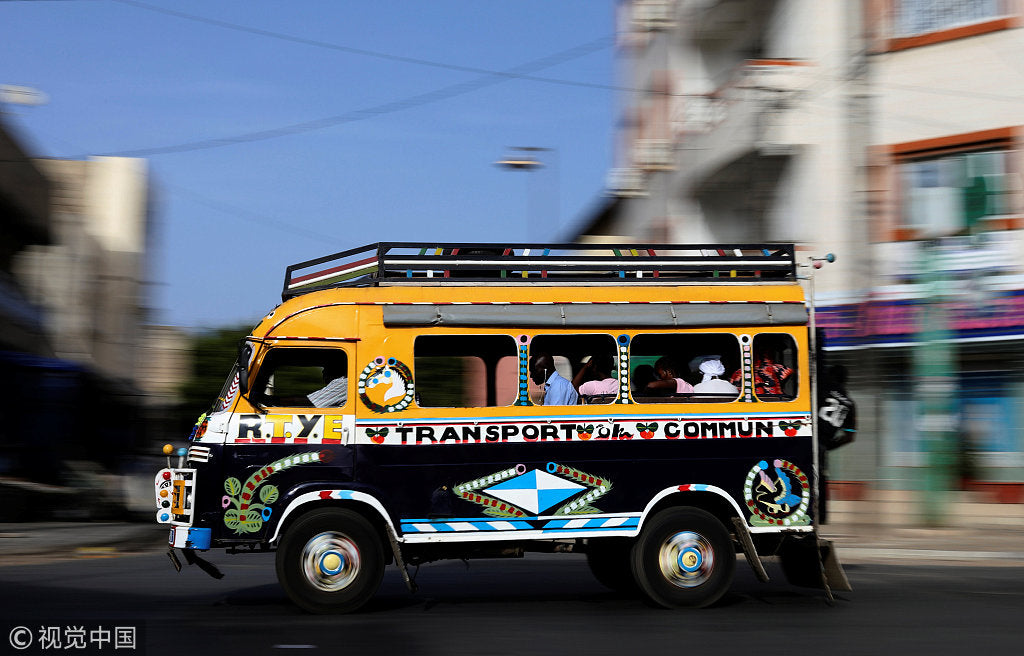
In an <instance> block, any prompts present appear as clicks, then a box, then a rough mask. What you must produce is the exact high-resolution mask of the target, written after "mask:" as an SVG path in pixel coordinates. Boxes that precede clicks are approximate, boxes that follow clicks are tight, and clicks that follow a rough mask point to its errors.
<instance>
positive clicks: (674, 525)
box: [630, 507, 736, 608]
mask: <svg viewBox="0 0 1024 656" xmlns="http://www.w3.org/2000/svg"><path fill="white" fill-rule="evenodd" d="M630 556H631V564H632V569H633V577H634V578H635V580H636V584H637V586H638V587H639V588H640V592H641V593H642V594H643V595H644V597H646V598H647V599H648V600H649V601H650V602H651V603H653V604H655V605H657V606H661V607H663V608H700V607H703V606H709V605H711V604H713V603H715V602H716V601H718V600H719V599H720V598H721V597H722V595H723V594H725V592H726V591H727V590H728V589H729V586H730V585H731V584H732V578H733V574H734V572H735V571H736V549H735V548H734V547H733V543H732V538H730V537H729V532H728V531H727V530H726V528H725V526H723V525H722V523H721V522H720V521H718V519H717V518H716V517H715V516H714V515H712V514H710V513H708V512H706V511H704V510H701V509H699V508H689V507H682V508H668V509H666V510H662V511H660V512H659V513H657V514H656V515H654V516H653V517H652V518H651V519H650V520H649V521H648V523H647V526H645V527H644V529H643V532H642V533H641V534H640V537H639V538H638V539H637V541H636V544H635V545H634V546H633V550H632V553H631V554H630Z"/></svg>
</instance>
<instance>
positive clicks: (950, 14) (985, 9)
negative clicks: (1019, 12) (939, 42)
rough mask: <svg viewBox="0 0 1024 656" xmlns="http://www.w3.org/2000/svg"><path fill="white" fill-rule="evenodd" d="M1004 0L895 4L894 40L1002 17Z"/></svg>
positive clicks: (903, 0) (913, 0) (909, 0)
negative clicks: (895, 37)
mask: <svg viewBox="0 0 1024 656" xmlns="http://www.w3.org/2000/svg"><path fill="white" fill-rule="evenodd" d="M1003 5H1004V0H898V2H897V3H896V12H895V17H894V21H895V32H896V34H895V36H897V37H907V36H914V35H918V34H927V33H929V32H938V31H939V30H946V29H950V28H954V27H960V26H962V25H970V24H972V23H978V22H981V21H986V20H991V19H994V18H999V17H1001V16H1004V15H1005V8H1004V6H1003Z"/></svg>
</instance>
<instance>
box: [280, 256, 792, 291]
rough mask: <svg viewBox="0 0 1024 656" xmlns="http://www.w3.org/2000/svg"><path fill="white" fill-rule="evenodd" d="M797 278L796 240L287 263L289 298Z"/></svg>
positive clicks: (344, 257) (286, 285) (286, 284)
mask: <svg viewBox="0 0 1024 656" xmlns="http://www.w3.org/2000/svg"><path fill="white" fill-rule="evenodd" d="M737 278H743V279H752V278H753V279H758V278H763V279H770V280H780V279H783V280H790V281H794V280H795V279H796V259H795V256H794V249H793V244H482V243H421V242H380V243H377V244H368V245H366V246H362V247H360V248H353V249H350V250H347V251H341V252H340V253H333V254H331V255H325V256H324V257H319V258H317V259H315V260H308V261H306V262H299V263H298V264H293V265H291V266H289V267H288V268H287V270H286V271H285V277H284V289H283V291H282V294H281V296H282V298H284V299H288V298H291V297H293V296H298V295H300V294H305V293H308V292H311V291H316V290H319V289H327V288H331V287H363V286H374V285H390V284H394V285H400V284H446V283H450V284H466V283H471V284H496V285H507V284H517V283H518V284H521V283H524V282H526V283H529V282H539V281H540V280H541V279H547V280H548V281H550V282H552V283H567V284H572V283H578V284H582V283H587V284H623V283H629V284H659V283H660V284H678V283H682V282H704V283H716V282H739V281H738V280H736V279H737Z"/></svg>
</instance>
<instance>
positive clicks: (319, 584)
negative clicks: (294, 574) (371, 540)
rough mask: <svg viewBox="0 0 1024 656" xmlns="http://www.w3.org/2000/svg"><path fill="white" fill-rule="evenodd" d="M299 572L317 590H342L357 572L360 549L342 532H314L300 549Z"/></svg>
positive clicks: (353, 578) (349, 583)
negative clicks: (317, 533) (300, 566)
mask: <svg viewBox="0 0 1024 656" xmlns="http://www.w3.org/2000/svg"><path fill="white" fill-rule="evenodd" d="M302 572H303V574H304V575H305V577H306V580H307V581H309V582H310V583H311V584H312V585H313V586H314V587H315V588H317V589H318V590H324V591H325V592H336V591H338V590H341V589H343V588H345V587H347V586H349V585H351V583H352V581H354V580H355V578H356V576H357V575H358V574H359V549H358V548H357V547H356V545H355V543H354V542H352V540H350V539H349V537H348V536H347V535H345V534H344V533H336V532H334V531H326V532H324V533H320V534H319V535H314V536H313V537H312V538H310V539H309V542H307V543H306V546H305V547H303V549H302Z"/></svg>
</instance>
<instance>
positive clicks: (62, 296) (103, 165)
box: [16, 157, 151, 388]
mask: <svg viewBox="0 0 1024 656" xmlns="http://www.w3.org/2000/svg"><path fill="white" fill-rule="evenodd" d="M36 164H37V166H39V168H40V169H41V170H42V171H44V173H45V174H46V175H47V177H48V178H49V179H50V180H51V184H52V194H51V213H52V214H51V230H52V233H53V243H52V244H50V245H38V246H29V247H28V248H26V249H24V250H23V251H22V252H21V253H20V254H19V255H18V257H17V265H16V270H17V273H18V275H19V278H20V279H21V280H22V282H23V285H24V287H25V288H26V291H27V294H28V296H29V298H30V299H31V300H32V301H33V302H34V303H35V304H37V305H38V306H39V307H41V308H43V310H44V313H45V315H46V317H47V328H48V332H49V334H50V337H51V339H52V341H53V346H54V350H55V352H56V353H57V355H58V357H61V358H65V359H68V360H72V361H75V362H78V363H81V364H83V365H86V366H89V367H91V368H94V369H95V370H97V371H98V372H99V373H100V374H102V375H103V376H105V377H107V378H110V379H111V380H117V381H120V382H122V383H123V384H125V385H126V386H128V387H130V388H136V387H137V386H138V385H137V381H136V378H137V372H138V366H139V364H138V362H137V359H138V356H139V351H140V347H141V344H142V335H143V325H144V323H145V319H146V307H147V305H146V295H147V285H148V279H149V275H148V271H147V269H146V262H147V260H146V247H147V235H148V234H149V223H150V214H151V212H150V203H149V180H148V173H147V169H146V162H145V160H140V159H129V158H122V157H97V158H92V159H88V160H49V159H42V160H36Z"/></svg>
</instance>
